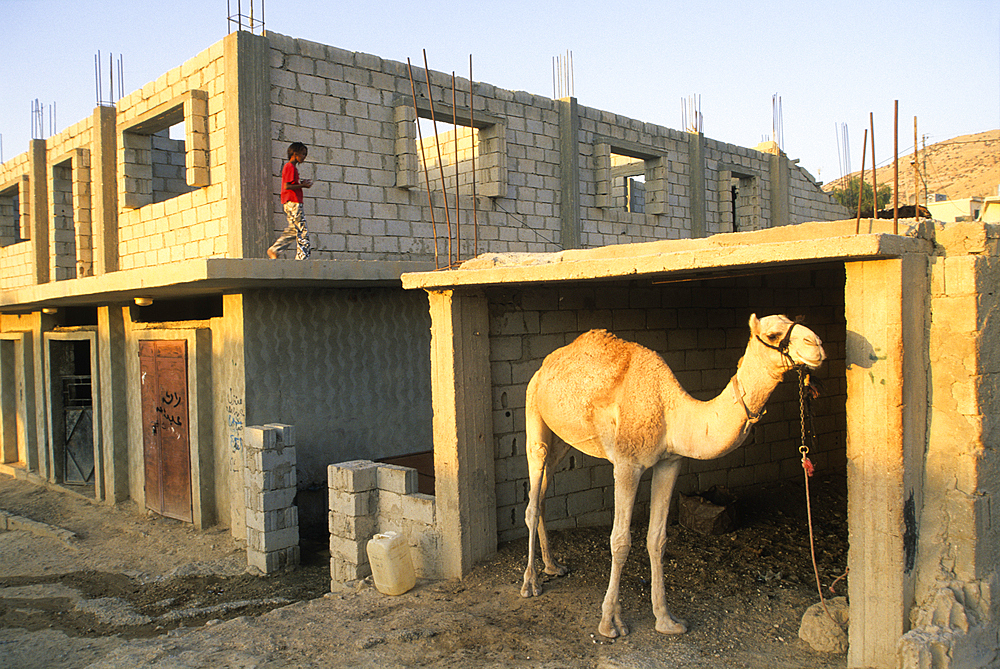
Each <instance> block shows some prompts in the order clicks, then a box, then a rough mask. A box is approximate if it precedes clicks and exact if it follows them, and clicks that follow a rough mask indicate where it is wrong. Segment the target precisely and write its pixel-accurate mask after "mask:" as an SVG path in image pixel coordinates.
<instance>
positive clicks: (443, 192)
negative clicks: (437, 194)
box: [423, 49, 451, 267]
mask: <svg viewBox="0 0 1000 669" xmlns="http://www.w3.org/2000/svg"><path fill="white" fill-rule="evenodd" d="M423 52H424V79H425V80H426V81H427V102H428V104H429V105H430V108H431V124H432V125H433V126H434V146H435V147H436V148H437V154H438V172H440V174H441V195H442V197H443V198H444V222H445V226H447V228H448V265H449V267H450V266H451V210H449V209H448V186H447V184H445V181H444V159H443V158H442V157H441V141H440V137H438V125H437V118H435V116H434V96H433V95H432V94H431V69H430V67H428V66H427V49H424V50H423Z"/></svg>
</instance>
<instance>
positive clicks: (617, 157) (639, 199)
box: [611, 151, 646, 214]
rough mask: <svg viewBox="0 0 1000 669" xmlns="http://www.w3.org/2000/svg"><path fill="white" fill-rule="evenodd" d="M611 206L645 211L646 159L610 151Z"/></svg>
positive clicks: (625, 209) (640, 212)
mask: <svg viewBox="0 0 1000 669" xmlns="http://www.w3.org/2000/svg"><path fill="white" fill-rule="evenodd" d="M611 181H612V186H611V208H612V209H621V210H624V211H628V212H631V213H635V214H644V213H646V161H645V160H641V159H637V158H633V157H631V156H626V155H623V154H620V153H615V152H614V151H612V152H611Z"/></svg>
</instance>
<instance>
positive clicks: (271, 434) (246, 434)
mask: <svg viewBox="0 0 1000 669" xmlns="http://www.w3.org/2000/svg"><path fill="white" fill-rule="evenodd" d="M277 439H278V436H277V434H275V431H274V430H273V429H270V428H267V427H262V426H260V425H248V426H247V427H245V428H243V441H244V443H245V444H246V446H247V448H250V449H254V450H258V451H263V450H273V449H274V447H275V444H276V443H277Z"/></svg>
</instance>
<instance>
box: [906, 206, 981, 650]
mask: <svg viewBox="0 0 1000 669" xmlns="http://www.w3.org/2000/svg"><path fill="white" fill-rule="evenodd" d="M935 237H936V242H937V245H936V247H935V248H936V251H937V254H936V257H934V258H933V259H932V264H931V285H930V296H929V304H928V305H927V306H928V310H929V320H930V326H929V350H928V353H929V362H930V370H929V377H928V381H929V384H930V388H929V393H928V395H929V400H930V401H929V406H928V412H929V414H930V416H929V421H928V428H929V429H928V434H927V451H926V455H925V461H926V470H925V472H924V481H923V505H922V512H921V513H920V514H919V516H918V517H917V518H916V522H917V529H918V534H919V544H918V547H917V551H916V561H917V564H916V567H917V574H918V578H917V582H916V592H915V600H916V606H915V607H914V610H913V611H912V613H911V616H910V619H911V623H912V629H911V630H910V631H909V632H908V633H907V634H905V635H904V636H903V639H902V640H901V643H900V657H901V664H900V666H902V667H905V668H906V669H909V668H911V667H912V668H914V669H915V668H917V667H920V668H921V669H922V668H924V667H928V668H932V669H944V668H946V667H986V666H994V665H995V663H996V661H997V653H998V649H1000V632H998V629H1000V628H998V625H997V621H1000V597H997V594H996V593H997V592H998V588H1000V521H998V520H997V514H996V509H997V508H998V505H1000V499H998V495H1000V490H998V486H997V481H998V472H1000V455H998V454H1000V436H998V435H1000V433H998V431H997V429H996V423H997V416H1000V394H998V393H997V392H996V390H995V389H996V388H997V387H998V385H1000V355H998V353H997V351H998V348H997V346H996V342H997V341H998V340H1000V322H998V320H997V318H996V317H995V314H996V313H997V310H998V309H1000V299H998V296H997V291H996V276H997V273H998V272H1000V250H998V249H1000V231H998V229H997V227H996V226H991V225H983V224H982V223H948V224H941V223H938V224H937V228H936V230H935ZM919 508H920V507H919V506H918V509H919Z"/></svg>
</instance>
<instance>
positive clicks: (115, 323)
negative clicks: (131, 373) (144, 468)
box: [97, 305, 128, 504]
mask: <svg viewBox="0 0 1000 669" xmlns="http://www.w3.org/2000/svg"><path fill="white" fill-rule="evenodd" d="M122 309H123V307H122V306H120V305H115V306H100V307H98V308H97V349H98V350H97V356H98V365H97V368H98V370H99V372H100V388H101V394H100V397H101V406H100V412H101V414H100V415H101V432H102V439H101V443H102V444H103V446H104V448H103V456H104V499H105V500H107V501H109V502H112V503H114V504H117V503H118V502H121V501H123V500H125V499H128V430H127V429H126V427H127V425H128V408H127V402H126V399H125V390H126V387H125V318H124V316H123V313H122Z"/></svg>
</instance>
